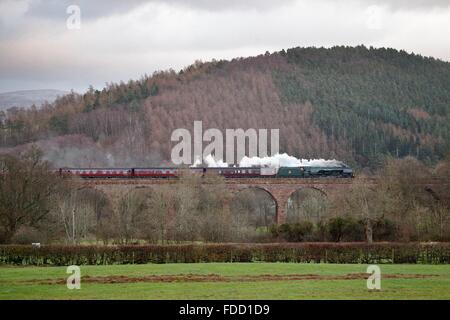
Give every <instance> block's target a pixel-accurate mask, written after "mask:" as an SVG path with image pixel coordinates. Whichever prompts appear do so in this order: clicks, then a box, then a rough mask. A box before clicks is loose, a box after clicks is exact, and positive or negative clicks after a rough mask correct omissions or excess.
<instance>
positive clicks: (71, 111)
mask: <svg viewBox="0 0 450 320" xmlns="http://www.w3.org/2000/svg"><path fill="white" fill-rule="evenodd" d="M144 71H145V70H143V72H144ZM194 120H202V121H203V127H204V128H205V129H206V128H213V127H214V128H219V129H225V128H244V129H246V128H268V129H270V128H279V129H280V150H281V151H282V152H287V153H289V154H291V155H294V156H296V157H299V158H337V159H340V160H344V161H347V162H348V163H350V164H352V165H357V166H359V167H375V166H376V165H377V164H378V163H379V162H380V160H381V159H382V158H383V157H384V156H386V155H392V156H394V157H403V156H406V155H413V156H415V157H418V158H419V159H420V160H423V161H425V162H426V163H432V162H436V161H437V160H438V159H440V158H442V157H443V156H444V155H445V154H446V153H447V152H448V150H450V64H449V63H447V62H443V61H439V60H435V59H433V58H424V57H422V56H418V55H414V54H407V53H406V52H403V51H397V50H394V49H373V48H370V49H369V48H366V47H363V46H360V47H355V48H351V47H334V48H331V49H324V48H295V49H289V50H287V51H284V50H283V51H281V52H276V53H272V54H269V53H266V54H265V55H261V56H257V57H251V58H245V59H244V58H239V59H233V60H232V61H212V62H207V63H202V62H196V63H194V64H193V65H191V66H189V67H187V68H185V69H184V70H181V71H180V72H175V71H173V70H169V71H164V72H158V73H155V74H153V75H152V76H144V77H142V78H141V79H140V80H134V81H129V82H127V83H120V84H108V85H107V86H106V87H105V88H104V89H103V90H101V91H98V90H94V89H93V88H91V89H90V90H88V91H87V92H86V93H85V94H83V95H78V94H76V93H71V94H68V95H66V96H64V97H62V98H59V99H58V100H57V101H56V102H54V103H53V104H49V105H45V106H43V107H42V108H41V109H39V110H37V109H31V110H12V111H9V112H1V113H0V123H1V131H0V147H1V149H0V150H2V152H10V151H12V152H15V151H20V150H22V149H24V148H25V147H26V146H29V145H30V143H36V144H37V145H38V146H39V147H40V148H41V149H43V151H44V153H45V156H46V157H47V158H48V159H50V160H52V161H53V162H54V164H55V166H107V165H108V166H144V165H161V164H164V163H167V161H168V160H170V150H171V148H172V146H173V144H171V142H170V136H171V133H172V131H173V130H174V129H176V128H187V129H191V127H192V125H193V121H194Z"/></svg>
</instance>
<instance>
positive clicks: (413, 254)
mask: <svg viewBox="0 0 450 320" xmlns="http://www.w3.org/2000/svg"><path fill="white" fill-rule="evenodd" d="M263 261H264V262H303V263H370V264H372V263H377V264H381V263H412V264H414V263H424V264H448V263H450V243H433V244H423V243H373V244H367V243H276V244H180V245H121V246H92V245H91V246H84V245H83V246H66V245H64V246H63V245H58V246H56V245H49V246H41V247H40V248H37V247H32V246H24V245H4V246H0V264H7V265H43V266H66V265H109V264H143V263H201V262H263Z"/></svg>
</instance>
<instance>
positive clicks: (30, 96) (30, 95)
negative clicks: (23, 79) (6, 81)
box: [0, 90, 67, 111]
mask: <svg viewBox="0 0 450 320" xmlns="http://www.w3.org/2000/svg"><path fill="white" fill-rule="evenodd" d="M66 93H67V92H66V91H61V90H21V91H14V92H5V93H0V111H2V110H6V109H8V108H11V107H20V108H28V107H31V106H32V105H33V104H34V105H35V106H37V107H39V106H40V105H42V104H43V103H45V102H48V103H52V102H53V101H55V100H56V98H57V97H58V96H62V95H64V94H66Z"/></svg>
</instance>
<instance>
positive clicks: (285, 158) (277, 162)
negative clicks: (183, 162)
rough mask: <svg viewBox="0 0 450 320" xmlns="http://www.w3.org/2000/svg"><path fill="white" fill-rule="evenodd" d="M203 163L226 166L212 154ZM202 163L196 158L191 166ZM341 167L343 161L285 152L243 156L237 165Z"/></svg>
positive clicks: (212, 165) (216, 166) (197, 165)
mask: <svg viewBox="0 0 450 320" xmlns="http://www.w3.org/2000/svg"><path fill="white" fill-rule="evenodd" d="M204 163H205V164H206V166H207V167H208V168H218V167H221V168H223V167H228V164H227V163H226V162H223V161H222V160H216V159H214V157H213V156H211V155H208V156H207V157H205V159H204ZM201 165H202V162H201V161H200V159H196V160H195V162H194V164H193V165H192V167H199V166H201ZM301 166H303V167H342V166H344V163H343V162H342V161H338V160H335V159H333V160H325V159H309V160H308V159H297V158H296V157H293V156H290V155H288V154H287V153H282V154H276V155H274V156H271V157H262V158H260V157H251V158H249V157H244V158H242V160H241V161H240V162H239V167H272V168H279V167H301Z"/></svg>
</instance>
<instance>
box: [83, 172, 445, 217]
mask: <svg viewBox="0 0 450 320" xmlns="http://www.w3.org/2000/svg"><path fill="white" fill-rule="evenodd" d="M177 181H178V180H177V179H88V180H82V182H81V183H82V188H93V189H96V190H98V191H101V192H103V193H104V194H105V195H106V196H107V197H108V199H109V201H110V202H111V204H112V205H113V206H117V205H118V203H119V200H120V199H121V198H122V197H123V196H125V195H126V194H127V193H129V192H131V191H133V190H137V189H142V188H147V189H150V190H151V189H153V188H158V187H159V186H161V185H171V184H175V183H177ZM352 182H353V179H345V178H319V179H292V178H291V179H289V178H231V179H225V185H226V186H227V188H228V189H229V190H230V191H231V194H232V195H236V194H237V193H239V192H241V191H243V190H246V189H251V188H257V189H262V190H264V191H265V192H267V193H268V194H269V195H270V196H271V197H272V199H273V200H274V202H275V205H276V222H277V223H278V224H282V223H284V222H285V221H286V216H287V203H288V199H289V197H290V196H291V195H292V194H293V193H294V192H296V191H297V190H302V189H307V188H309V189H315V190H318V191H320V192H322V193H324V194H325V195H327V196H331V195H332V194H333V193H335V192H345V191H346V190H349V189H350V187H351V185H352ZM205 183H207V182H205ZM364 184H365V185H368V186H369V187H373V188H376V185H377V183H376V180H375V179H370V178H368V179H366V180H365V181H364ZM436 185H440V186H442V185H446V186H447V189H448V190H450V181H442V180H433V179H431V180H429V181H424V182H421V183H420V186H421V187H423V188H425V190H427V191H428V192H430V194H431V195H432V196H433V197H435V198H436V199H439V197H440V195H437V194H436V193H435V192H434V191H433V188H434V187H435V186H436ZM447 196H449V195H446V196H445V197H447ZM231 201H232V200H231ZM226 205H227V204H226Z"/></svg>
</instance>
